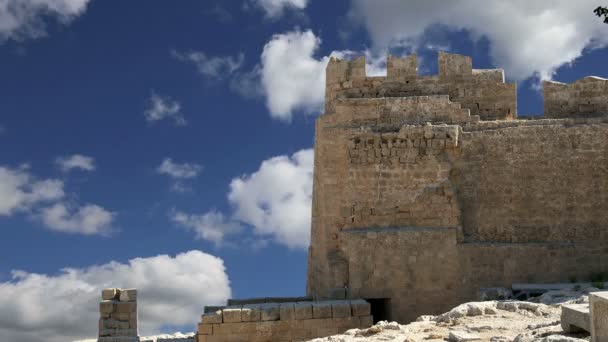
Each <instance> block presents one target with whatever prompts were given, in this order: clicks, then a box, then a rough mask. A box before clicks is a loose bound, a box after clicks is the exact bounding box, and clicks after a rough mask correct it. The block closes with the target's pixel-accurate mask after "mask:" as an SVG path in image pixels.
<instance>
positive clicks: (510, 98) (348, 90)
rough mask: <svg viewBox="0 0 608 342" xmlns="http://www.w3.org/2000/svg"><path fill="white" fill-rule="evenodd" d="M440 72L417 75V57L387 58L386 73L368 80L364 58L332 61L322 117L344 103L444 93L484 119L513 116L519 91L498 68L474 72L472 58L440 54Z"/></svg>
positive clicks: (501, 118)
mask: <svg viewBox="0 0 608 342" xmlns="http://www.w3.org/2000/svg"><path fill="white" fill-rule="evenodd" d="M438 58H439V73H438V75H433V76H419V75H418V61H417V57H416V55H410V56H406V57H396V56H388V57H387V75H386V76H385V77H368V76H367V74H366V72H365V57H359V58H356V59H353V60H351V61H346V60H340V59H336V58H331V59H330V61H329V63H328V65H327V73H326V93H325V113H326V114H334V113H335V110H336V101H337V100H343V99H357V98H359V99H361V98H384V97H410V96H430V95H447V96H449V98H450V100H451V101H452V102H456V103H459V104H460V105H461V106H462V108H465V109H468V110H470V112H471V115H479V116H480V118H481V119H482V120H509V119H514V118H516V117H517V89H516V85H515V84H514V83H505V78H504V71H503V70H501V69H479V70H477V69H473V68H472V61H471V58H470V57H466V56H462V55H456V54H449V53H443V52H440V53H439V57H438Z"/></svg>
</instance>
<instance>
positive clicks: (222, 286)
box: [0, 251, 231, 342]
mask: <svg viewBox="0 0 608 342" xmlns="http://www.w3.org/2000/svg"><path fill="white" fill-rule="evenodd" d="M104 287H135V288H137V289H138V290H139V295H138V310H139V326H140V328H139V330H140V334H142V335H151V334H156V333H158V332H159V331H160V329H161V327H162V326H166V325H173V326H182V325H189V326H192V328H193V329H194V327H195V325H196V322H197V321H198V320H199V316H200V313H201V312H202V310H203V306H205V305H212V304H223V303H224V302H225V300H226V299H227V298H229V297H230V294H231V290H230V284H229V280H228V276H227V274H226V269H225V266H224V262H223V260H222V259H219V258H217V257H214V256H212V255H209V254H206V253H203V252H200V251H189V252H186V253H182V254H178V255H176V256H175V257H172V256H168V255H158V256H155V257H150V258H136V259H132V260H129V261H128V262H127V263H118V262H109V263H107V264H104V265H97V266H91V267H87V268H65V269H62V270H61V272H59V273H58V274H55V275H47V274H37V273H29V272H26V271H13V272H12V279H11V280H10V281H8V282H3V283H0V340H1V341H20V342H39V341H42V340H44V341H46V342H65V341H73V340H77V339H82V338H86V337H94V336H96V334H97V320H98V319H99V313H98V310H99V304H98V303H99V300H100V299H101V289H102V288H104Z"/></svg>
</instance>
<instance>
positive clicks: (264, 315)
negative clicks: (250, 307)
mask: <svg viewBox="0 0 608 342" xmlns="http://www.w3.org/2000/svg"><path fill="white" fill-rule="evenodd" d="M260 312H261V320H262V321H278V320H279V317H280V311H279V304H278V303H268V304H262V305H261V306H260Z"/></svg>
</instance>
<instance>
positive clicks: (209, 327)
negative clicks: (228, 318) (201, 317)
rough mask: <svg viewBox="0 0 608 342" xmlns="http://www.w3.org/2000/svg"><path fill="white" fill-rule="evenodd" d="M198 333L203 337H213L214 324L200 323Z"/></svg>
mask: <svg viewBox="0 0 608 342" xmlns="http://www.w3.org/2000/svg"><path fill="white" fill-rule="evenodd" d="M197 332H198V333H199V334H202V335H212V334H213V324H205V323H199V324H198V330H197Z"/></svg>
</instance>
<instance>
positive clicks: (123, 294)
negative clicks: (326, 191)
mask: <svg viewBox="0 0 608 342" xmlns="http://www.w3.org/2000/svg"><path fill="white" fill-rule="evenodd" d="M119 298H120V301H121V302H134V301H136V300H137V290H136V289H126V290H120V296H119Z"/></svg>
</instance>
